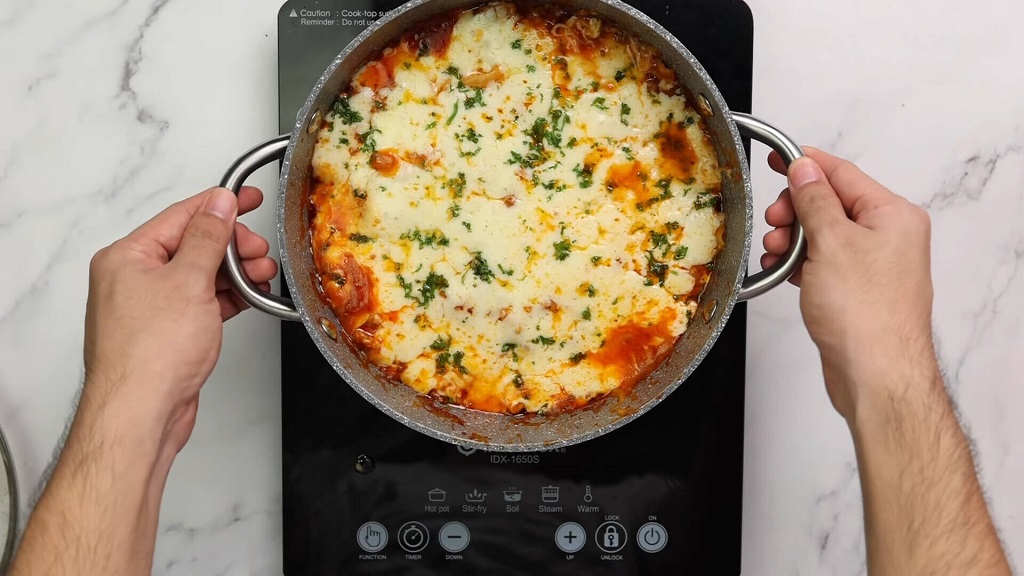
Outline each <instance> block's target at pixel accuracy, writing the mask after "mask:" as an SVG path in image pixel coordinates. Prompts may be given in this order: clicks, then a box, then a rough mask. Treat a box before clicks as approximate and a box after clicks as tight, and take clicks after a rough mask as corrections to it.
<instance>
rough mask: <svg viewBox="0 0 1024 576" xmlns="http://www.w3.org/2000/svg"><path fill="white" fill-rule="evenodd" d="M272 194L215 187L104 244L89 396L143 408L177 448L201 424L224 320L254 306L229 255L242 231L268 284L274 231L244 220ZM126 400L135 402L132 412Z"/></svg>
mask: <svg viewBox="0 0 1024 576" xmlns="http://www.w3.org/2000/svg"><path fill="white" fill-rule="evenodd" d="M262 201H263V194H262V193H261V192H260V191H259V189H257V188H253V187H244V188H242V190H241V193H240V194H239V196H238V198H237V200H236V198H235V196H234V195H233V194H232V193H231V192H230V191H228V190H225V189H223V188H212V189H210V190H206V191H205V192H202V193H200V194H197V195H196V196H193V197H191V198H188V199H187V200H183V201H181V202H178V203H177V204H174V205H172V206H171V207H169V208H167V209H166V210H164V211H163V212H161V213H160V214H158V215H157V216H155V217H154V218H153V219H152V220H150V221H148V222H146V223H145V224H143V225H142V226H140V227H139V228H137V229H135V230H134V231H133V232H131V233H130V234H129V235H128V236H126V237H125V238H122V239H120V240H118V241H116V242H114V243H113V244H111V245H110V246H108V247H106V248H104V249H102V250H100V251H99V252H98V253H97V254H96V256H95V257H93V260H92V263H91V266H90V270H89V301H88V306H87V308H86V317H85V326H86V328H85V373H86V378H85V379H86V384H85V388H84V391H83V398H82V404H83V406H92V407H94V408H95V407H100V406H104V405H116V406H117V410H118V411H120V412H119V413H122V414H136V415H142V418H143V419H144V420H146V421H147V422H150V423H153V424H154V425H156V426H162V428H160V429H158V430H156V431H155V433H156V434H157V435H159V437H160V438H161V439H162V441H163V442H164V444H165V445H166V447H167V448H168V449H170V450H173V452H172V453H177V451H178V450H180V449H181V447H182V446H184V444H185V442H186V441H187V440H188V437H189V435H190V434H191V433H192V428H193V426H194V424H195V418H196V410H197V407H198V401H199V389H200V388H201V387H202V385H203V383H204V382H205V381H206V379H207V378H208V377H209V375H210V372H212V371H213V367H214V365H215V364H216V362H217V358H218V356H219V355H220V347H221V335H222V323H223V322H224V321H225V320H227V319H229V318H231V317H233V316H235V315H236V314H238V313H239V312H240V311H241V310H243V309H244V308H245V307H246V306H245V304H244V302H242V301H241V300H240V299H239V298H238V297H237V295H235V294H234V293H233V292H232V291H231V283H230V281H229V280H228V278H227V276H226V275H225V274H223V273H221V272H220V265H221V261H222V260H223V258H224V254H225V250H226V248H227V245H228V242H229V240H230V238H231V234H232V232H233V231H234V232H235V233H236V235H237V239H238V240H237V246H238V252H239V255H240V256H241V258H242V267H243V268H244V270H245V272H246V274H247V275H248V276H249V278H251V279H252V280H253V282H255V283H257V284H260V285H261V286H262V288H263V289H265V290H268V289H269V288H270V286H269V283H268V282H269V280H270V279H271V278H273V277H274V276H275V275H276V274H277V263H276V262H274V260H272V259H271V258H268V257H267V252H268V251H269V249H270V246H269V244H268V243H267V241H266V240H265V239H264V238H262V237H260V236H259V235H257V234H255V233H254V232H252V231H251V230H249V229H248V228H247V227H246V226H245V225H244V224H240V223H236V222H235V218H236V216H237V214H239V213H241V214H244V213H246V212H248V211H250V210H253V209H255V208H256V207H257V206H259V205H260V203H261V202H262ZM125 410H127V411H129V412H124V411H125Z"/></svg>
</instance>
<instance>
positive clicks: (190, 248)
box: [171, 188, 238, 283]
mask: <svg viewBox="0 0 1024 576" xmlns="http://www.w3.org/2000/svg"><path fill="white" fill-rule="evenodd" d="M237 215H238V200H237V199H236V198H235V195H234V194H232V193H231V191H230V190H227V189H226V188H214V189H213V190H210V192H209V194H208V195H207V196H206V200H205V201H204V202H203V205H202V206H201V207H200V208H199V210H198V211H197V212H196V213H195V215H193V216H192V220H191V221H189V223H188V225H187V226H186V227H185V232H184V234H183V235H182V237H181V244H180V245H179V246H178V251H177V252H175V253H174V257H173V258H172V259H171V262H172V263H176V264H177V265H179V266H187V267H189V268H193V269H195V270H197V271H198V272H199V273H200V274H202V275H204V276H206V277H208V278H209V280H210V282H211V283H213V281H214V277H215V276H216V274H217V269H218V268H219V267H220V263H221V261H223V260H224V253H225V251H226V250H227V247H228V242H229V241H230V240H231V234H233V233H234V230H235V217H236V216H237Z"/></svg>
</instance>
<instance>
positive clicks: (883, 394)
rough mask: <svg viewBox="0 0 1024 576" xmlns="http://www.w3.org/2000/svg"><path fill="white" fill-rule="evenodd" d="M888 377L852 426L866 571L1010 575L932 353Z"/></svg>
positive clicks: (865, 402)
mask: <svg viewBox="0 0 1024 576" xmlns="http://www.w3.org/2000/svg"><path fill="white" fill-rule="evenodd" d="M888 378H889V379H890V380H889V381H888V382H885V383H884V384H881V385H879V384H880V383H878V382H875V383H874V387H873V392H871V393H869V394H866V395H865V398H862V401H861V402H860V405H859V406H858V410H857V411H856V413H855V414H854V415H853V416H852V418H851V422H850V427H851V431H852V433H853V438H854V444H855V447H856V451H857V461H858V465H859V469H860V477H861V485H862V487H863V496H864V524H865V534H866V540H867V551H868V567H869V572H870V573H871V574H874V575H876V576H878V575H882V576H884V575H904V574H956V575H969V574H985V575H994V574H1010V569H1009V566H1008V564H1007V562H1006V558H1005V556H1004V554H1003V551H1002V548H1001V546H1000V543H999V539H998V536H997V535H996V531H995V528H994V526H993V524H992V521H991V518H990V517H989V513H988V509H987V507H986V504H985V500H984V498H983V496H982V492H981V488H980V486H979V484H978V479H977V476H976V475H975V467H974V461H973V459H972V456H971V451H970V447H969V445H968V442H967V439H966V437H965V436H964V433H963V431H962V430H961V428H960V424H959V422H958V421H957V418H956V415H955V413H954V411H953V408H952V405H951V404H950V400H949V397H948V396H947V394H946V392H945V389H944V385H943V382H942V376H941V374H940V372H939V369H938V366H937V363H936V361H935V359H934V355H933V354H932V353H931V352H930V351H929V352H928V353H927V354H926V355H924V356H923V357H921V358H918V359H915V360H914V361H912V362H908V363H904V365H903V366H902V367H894V368H893V370H892V371H891V372H889V375H888ZM865 388H866V387H865Z"/></svg>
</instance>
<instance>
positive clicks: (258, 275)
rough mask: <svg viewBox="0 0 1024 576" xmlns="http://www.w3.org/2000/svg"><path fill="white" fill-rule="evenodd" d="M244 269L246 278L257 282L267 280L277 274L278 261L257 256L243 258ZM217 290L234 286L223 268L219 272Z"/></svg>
mask: <svg viewBox="0 0 1024 576" xmlns="http://www.w3.org/2000/svg"><path fill="white" fill-rule="evenodd" d="M242 270H243V271H244V272H245V276H246V278H248V279H249V280H251V281H252V282H253V283H255V284H260V283H263V282H267V281H269V280H271V279H273V278H274V276H277V262H276V261H274V259H273V258H266V257H264V258H257V259H254V260H243V261H242ZM216 286H217V290H227V289H229V288H231V287H232V286H234V282H232V281H231V279H230V278H229V277H228V275H227V273H226V272H224V271H223V270H221V271H220V272H218V273H217V283H216Z"/></svg>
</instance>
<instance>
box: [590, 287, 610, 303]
mask: <svg viewBox="0 0 1024 576" xmlns="http://www.w3.org/2000/svg"><path fill="white" fill-rule="evenodd" d="M596 295H597V288H594V285H593V284H588V285H587V296H590V297H591V298H593V297H594V296H596ZM613 304H614V302H613Z"/></svg>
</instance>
